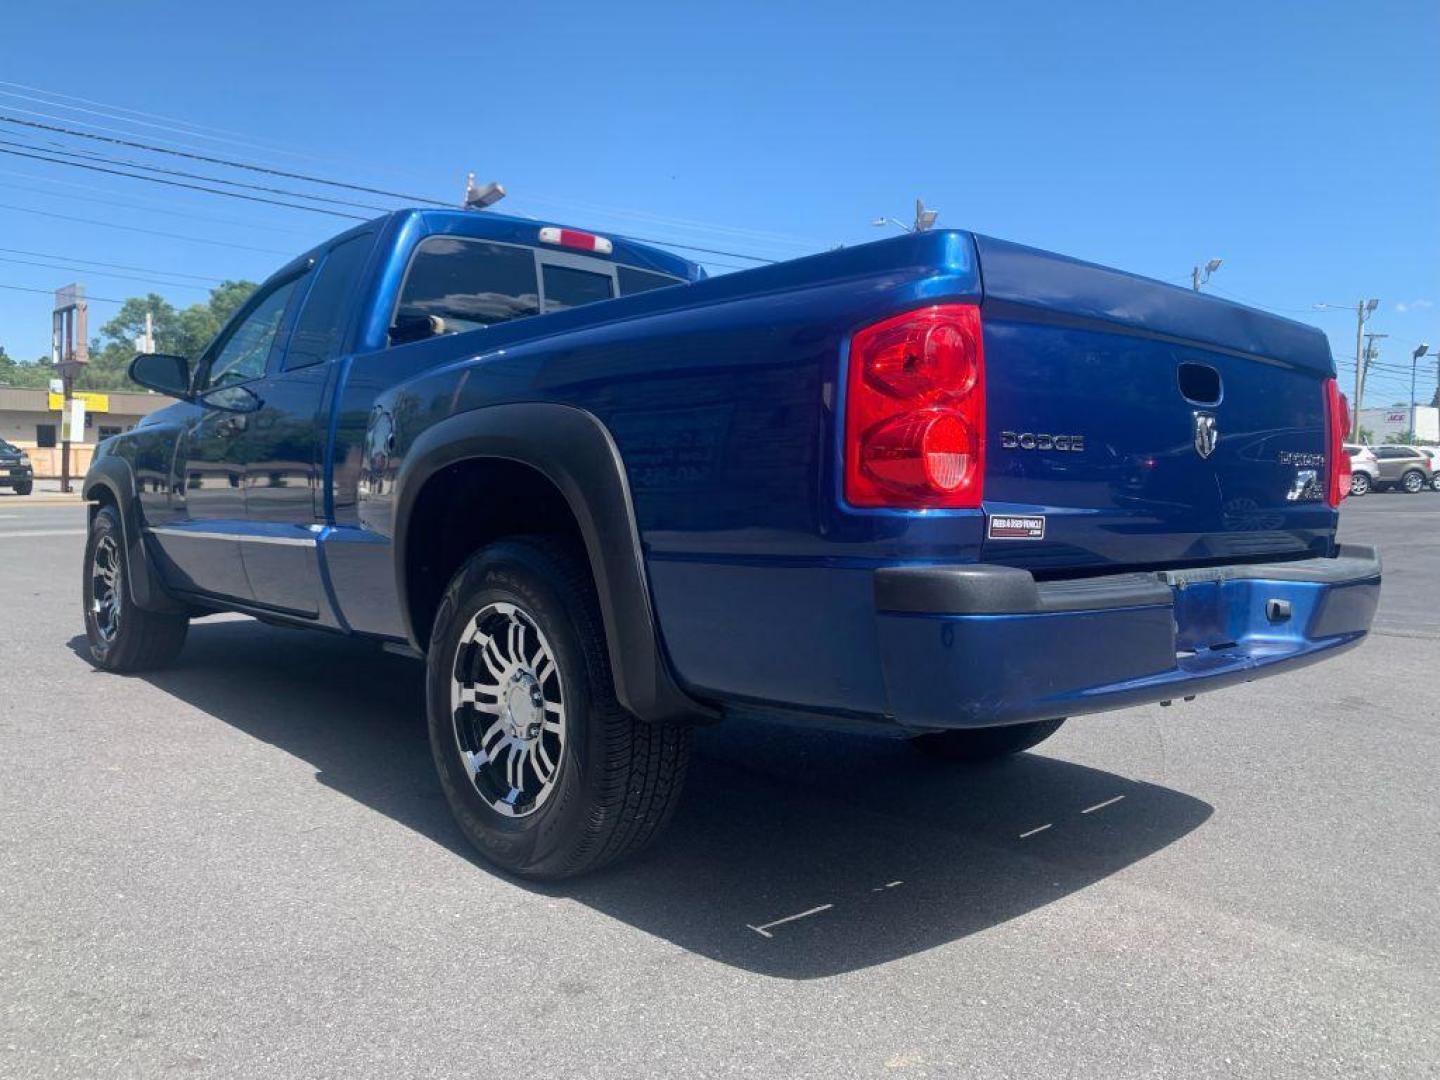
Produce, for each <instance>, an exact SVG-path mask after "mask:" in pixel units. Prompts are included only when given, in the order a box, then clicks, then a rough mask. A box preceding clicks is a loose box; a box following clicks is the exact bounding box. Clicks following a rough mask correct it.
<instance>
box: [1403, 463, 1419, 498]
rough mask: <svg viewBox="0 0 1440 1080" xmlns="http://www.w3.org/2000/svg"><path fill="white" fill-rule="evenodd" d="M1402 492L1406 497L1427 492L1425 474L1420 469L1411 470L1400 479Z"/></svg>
mask: <svg viewBox="0 0 1440 1080" xmlns="http://www.w3.org/2000/svg"><path fill="white" fill-rule="evenodd" d="M1400 490H1401V491H1403V492H1405V494H1406V495H1416V494H1419V493H1420V492H1422V491H1424V490H1425V474H1424V473H1422V472H1421V471H1420V470H1419V469H1411V470H1410V471H1409V472H1407V473H1406V474H1405V475H1404V476H1402V477H1400Z"/></svg>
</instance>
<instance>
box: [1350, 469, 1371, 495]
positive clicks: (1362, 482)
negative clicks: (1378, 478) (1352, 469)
mask: <svg viewBox="0 0 1440 1080" xmlns="http://www.w3.org/2000/svg"><path fill="white" fill-rule="evenodd" d="M1350 494H1351V495H1368V494H1370V474H1369V473H1363V472H1357V473H1351V474H1350Z"/></svg>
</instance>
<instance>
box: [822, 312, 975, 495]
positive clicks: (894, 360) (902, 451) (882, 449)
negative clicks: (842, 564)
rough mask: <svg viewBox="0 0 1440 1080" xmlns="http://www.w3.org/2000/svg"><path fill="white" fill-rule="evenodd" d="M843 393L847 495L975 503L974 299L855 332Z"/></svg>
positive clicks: (891, 320)
mask: <svg viewBox="0 0 1440 1080" xmlns="http://www.w3.org/2000/svg"><path fill="white" fill-rule="evenodd" d="M845 395H846V396H845V500H846V501H847V502H848V503H850V504H851V505H852V506H866V507H890V508H894V509H927V508H937V509H955V508H965V507H977V506H979V505H980V499H981V496H982V493H983V488H984V479H985V477H984V464H985V461H984V458H985V364H984V350H983V346H982V344H981V336H980V309H979V308H978V307H976V306H975V305H973V304H940V305H936V306H935V307H929V308H923V309H921V310H919V311H911V312H908V313H906V314H904V315H898V316H896V317H895V318H893V319H886V320H885V321H884V322H879V323H876V324H875V325H873V326H867V327H865V328H864V329H863V330H860V331H858V332H857V333H856V334H855V336H854V337H853V338H852V339H851V342H850V367H849V372H848V375H847V378H846V383H845Z"/></svg>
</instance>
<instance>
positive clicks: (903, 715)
mask: <svg viewBox="0 0 1440 1080" xmlns="http://www.w3.org/2000/svg"><path fill="white" fill-rule="evenodd" d="M1379 599H1380V558H1379V555H1378V554H1377V552H1376V551H1375V549H1374V548H1368V547H1355V546H1347V547H1343V548H1341V550H1340V554H1339V555H1338V556H1337V557H1336V558H1331V559H1303V560H1298V561H1295V562H1284V563H1264V564H1258V565H1256V564H1235V565H1230V566H1219V567H1205V568H1202V569H1194V570H1172V571H1156V572H1149V573H1136V574H1118V575H1111V576H1107V577H1094V578H1083V579H1077V580H1073V581H1054V582H1037V581H1036V580H1035V579H1034V578H1033V577H1032V576H1031V575H1030V574H1029V573H1028V572H1026V571H1024V570H1017V569H1015V568H1013V567H1005V566H993V565H988V564H977V565H973V566H961V567H955V566H946V567H942V566H929V567H891V568H885V569H881V570H877V571H876V572H875V605H876V610H877V617H878V621H879V638H880V653H881V660H882V665H883V671H884V680H885V696H886V704H887V711H888V713H889V714H890V715H891V716H892V717H893V718H894V719H895V720H896V721H897V722H899V723H901V724H903V725H905V726H907V727H914V728H920V729H930V728H963V727H986V726H992V725H998V724H1008V723H1019V722H1023V721H1026V720H1036V719H1043V718H1048V717H1055V716H1075V715H1078V714H1081V713H1087V712H1100V711H1103V710H1106V709H1117V708H1123V707H1125V706H1128V705H1137V704H1144V703H1147V702H1154V701H1165V700H1169V699H1171V698H1175V697H1185V696H1188V695H1191V694H1197V693H1201V692H1203V691H1206V690H1218V689H1220V688H1221V687H1225V686H1232V685H1234V684H1236V683H1241V682H1249V681H1250V680H1252V679H1258V678H1262V677H1264V676H1266V675H1271V674H1278V673H1279V672H1282V671H1288V670H1291V669H1293V668H1298V667H1303V666H1304V665H1306V664H1311V663H1315V662H1316V661H1318V660H1322V659H1324V658H1325V657H1326V656H1329V655H1333V654H1336V653H1339V652H1342V651H1344V650H1345V649H1347V648H1350V647H1352V646H1354V645H1356V644H1358V643H1359V642H1360V640H1361V639H1362V638H1364V636H1365V634H1366V633H1367V632H1368V631H1369V629H1370V622H1371V620H1372V619H1373V617H1374V615H1375V606H1376V604H1377V603H1378V602H1379Z"/></svg>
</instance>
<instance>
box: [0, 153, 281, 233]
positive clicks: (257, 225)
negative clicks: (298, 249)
mask: <svg viewBox="0 0 1440 1080" xmlns="http://www.w3.org/2000/svg"><path fill="white" fill-rule="evenodd" d="M0 175H5V176H19V177H23V178H24V179H26V180H34V181H36V182H37V183H41V184H52V185H57V186H59V187H67V188H77V189H79V190H81V191H84V192H86V196H85V203H86V204H87V205H95V206H118V207H121V208H122V209H126V210H140V211H143V212H145V213H147V214H164V215H166V216H167V217H181V218H189V219H190V220H192V221H208V222H212V223H214V224H218V225H236V226H239V227H240V228H243V229H264V230H266V231H267V232H279V233H289V234H290V235H292V236H294V235H299V234H304V235H309V234H308V232H307V231H306V230H302V229H296V228H295V227H294V226H293V225H275V224H272V223H270V222H261V221H240V220H239V219H237V218H230V217H216V216H215V215H214V214H196V213H191V212H189V211H186V210H176V209H174V208H172V207H169V206H164V205H157V204H156V203H155V202H154V201H153V200H143V201H141V202H129V201H126V200H124V199H102V198H100V197H99V196H97V195H95V194H93V191H94V185H92V184H82V183H77V182H76V181H74V180H61V179H58V178H56V177H53V176H31V175H30V174H29V173H22V172H15V171H14V170H11V169H0ZM0 187H7V188H11V189H13V190H15V191H25V192H29V193H30V194H32V195H40V196H43V197H44V198H47V199H65V200H66V201H67V202H70V203H73V202H74V201H75V199H74V197H73V196H71V195H66V194H64V193H62V192H58V191H46V190H45V189H44V188H37V187H31V186H29V185H27V184H16V183H14V182H12V181H8V180H0Z"/></svg>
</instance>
